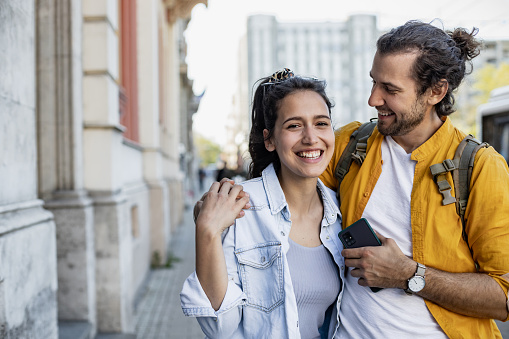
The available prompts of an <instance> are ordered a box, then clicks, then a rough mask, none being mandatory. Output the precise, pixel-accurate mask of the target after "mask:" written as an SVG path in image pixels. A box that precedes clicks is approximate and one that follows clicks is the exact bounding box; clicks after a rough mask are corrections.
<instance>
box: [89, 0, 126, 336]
mask: <svg viewBox="0 0 509 339" xmlns="http://www.w3.org/2000/svg"><path fill="white" fill-rule="evenodd" d="M118 9H119V6H118V1H117V0H87V1H84V2H83V22H84V24H83V71H84V77H83V78H84V79H83V117H84V119H83V120H84V135H83V139H84V142H83V149H84V166H83V168H84V186H85V188H86V189H87V190H88V192H89V195H90V197H91V198H92V199H93V204H94V235H95V256H96V270H95V272H96V298H97V319H98V331H99V332H124V333H126V332H133V331H134V321H133V304H132V294H133V292H132V251H131V248H132V239H131V233H130V229H131V224H130V221H129V220H130V218H129V215H128V213H129V212H128V207H127V203H126V202H127V200H126V196H125V194H124V191H123V184H124V177H123V174H124V173H125V172H126V170H125V167H124V166H125V165H126V164H124V162H123V159H124V158H123V156H124V149H123V136H122V132H123V130H124V128H123V127H122V126H121V125H120V123H119V85H118V81H119V77H118V71H119V64H118V63H119V41H118V40H119V39H118V34H117V31H118V18H119V13H118Z"/></svg>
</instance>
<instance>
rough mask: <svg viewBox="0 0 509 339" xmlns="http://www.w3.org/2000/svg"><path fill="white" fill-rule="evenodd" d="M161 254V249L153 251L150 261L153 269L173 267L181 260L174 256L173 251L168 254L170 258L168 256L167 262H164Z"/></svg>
mask: <svg viewBox="0 0 509 339" xmlns="http://www.w3.org/2000/svg"><path fill="white" fill-rule="evenodd" d="M161 259H162V258H161V255H160V254H159V251H154V253H152V261H151V262H150V266H151V268H152V269H158V268H171V267H172V266H173V264H174V263H177V262H179V261H180V260H181V259H180V258H178V257H176V256H174V255H173V254H172V253H169V254H168V258H166V262H164V263H163V262H162V260H161Z"/></svg>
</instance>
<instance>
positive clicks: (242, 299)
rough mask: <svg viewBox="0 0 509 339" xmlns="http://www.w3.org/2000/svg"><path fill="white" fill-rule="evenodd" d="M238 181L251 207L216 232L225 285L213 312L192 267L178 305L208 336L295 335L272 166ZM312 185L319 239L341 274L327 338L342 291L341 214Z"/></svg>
mask: <svg viewBox="0 0 509 339" xmlns="http://www.w3.org/2000/svg"><path fill="white" fill-rule="evenodd" d="M242 185H243V187H244V190H245V191H246V192H249V196H250V199H251V201H250V203H251V208H250V209H249V210H248V211H246V214H245V216H244V217H243V218H240V219H237V220H236V222H235V224H234V225H233V226H231V227H229V228H227V229H226V230H225V231H224V233H223V235H222V237H223V238H222V241H223V251H224V255H225V258H226V266H227V271H228V287H227V291H226V295H225V297H224V299H223V302H222V304H221V307H220V308H219V310H217V311H214V309H213V308H212V306H211V304H210V301H209V300H208V298H207V296H206V295H205V292H204V291H203V289H202V287H201V285H200V282H199V281H198V278H197V276H196V272H194V273H193V274H191V275H190V276H189V277H188V278H187V280H186V281H185V282H184V286H183V289H182V292H181V294H180V300H181V306H182V310H183V311H184V314H185V315H186V316H194V317H197V320H198V322H199V324H200V326H201V328H202V330H203V332H204V333H205V335H206V336H207V337H209V338H292V339H293V338H300V332H299V324H298V320H299V318H298V313H297V301H296V298H295V294H294V290H293V285H292V280H291V277H290V270H289V267H288V261H287V258H286V253H287V252H288V249H289V243H288V235H289V233H290V228H291V221H290V211H289V209H288V204H287V202H286V199H285V196H284V193H283V190H282V189H281V186H280V184H279V180H278V178H277V176H276V172H275V171H274V167H273V166H272V165H269V166H268V167H267V168H266V169H265V170H264V171H263V173H262V176H261V177H258V178H254V179H252V180H249V181H246V182H244V183H243V184H242ZM317 187H318V189H319V192H320V194H321V196H322V200H323V206H324V216H323V219H322V224H321V225H322V227H321V231H320V239H321V241H322V243H323V245H324V246H325V247H326V248H327V249H328V250H329V252H330V253H331V254H332V256H333V258H334V261H335V262H336V265H337V266H338V268H339V269H338V271H339V272H340V278H341V292H340V293H339V296H338V298H337V301H336V305H335V307H334V310H333V313H332V314H333V315H332V316H331V318H330V325H329V334H328V337H329V338H332V337H334V335H335V334H336V332H337V328H338V326H339V317H338V312H337V310H338V309H339V306H340V302H341V298H342V295H343V290H344V283H343V281H344V270H345V268H344V259H343V257H342V256H341V250H342V249H343V245H342V244H341V241H340V240H339V238H338V232H339V231H340V230H341V215H340V212H339V209H338V207H337V200H336V198H335V193H334V192H333V191H332V190H330V189H329V188H327V187H325V186H324V185H323V183H322V182H321V181H320V180H318V185H317Z"/></svg>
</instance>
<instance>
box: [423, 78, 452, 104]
mask: <svg viewBox="0 0 509 339" xmlns="http://www.w3.org/2000/svg"><path fill="white" fill-rule="evenodd" d="M448 89H449V83H448V82H447V80H445V79H442V80H440V81H439V82H438V83H437V84H436V85H435V86H433V87H431V93H430V96H429V98H428V103H429V104H430V105H432V106H434V105H436V104H438V103H439V102H440V101H442V99H443V98H444V97H445V95H446V94H447V90H448Z"/></svg>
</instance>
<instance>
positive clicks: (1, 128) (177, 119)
mask: <svg viewBox="0 0 509 339" xmlns="http://www.w3.org/2000/svg"><path fill="white" fill-rule="evenodd" d="M198 3H205V4H206V0H205V1H200V0H35V1H34V0H3V1H1V2H0V44H1V45H2V46H3V47H2V48H1V49H0V74H1V76H0V338H57V337H58V333H59V329H60V334H61V337H62V334H63V333H65V331H63V329H65V328H66V326H69V324H80V325H81V328H83V331H84V332H86V333H87V334H86V336H88V337H89V338H93V337H94V336H95V334H96V333H98V332H117V333H133V332H134V319H133V316H134V303H135V300H136V295H137V293H138V292H139V291H140V288H141V286H142V284H143V282H144V280H145V278H146V277H147V274H148V272H149V269H150V265H151V262H154V260H155V261H159V263H164V261H165V258H166V257H167V256H168V255H169V253H170V251H171V249H170V248H169V243H170V239H171V234H172V231H173V230H174V229H175V228H176V225H178V223H179V222H180V219H181V217H182V210H183V208H184V195H185V192H184V189H185V186H184V185H185V182H184V178H185V177H186V175H187V174H186V173H185V170H186V167H183V166H182V161H181V157H182V154H193V150H192V143H189V142H187V143H183V141H187V140H189V135H188V134H189V133H191V128H192V126H190V124H189V119H188V117H189V115H191V114H192V113H194V112H195V111H196V109H197V102H196V98H195V97H194V95H193V94H192V91H190V90H189V88H190V82H189V79H187V75H186V67H185V61H184V58H185V41H184V37H183V32H184V30H185V27H186V25H187V22H188V20H189V18H190V13H191V10H192V8H193V7H194V6H195V5H196V4H198ZM182 119H186V125H185V126H187V129H182V128H181V126H182V123H181V121H182Z"/></svg>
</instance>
